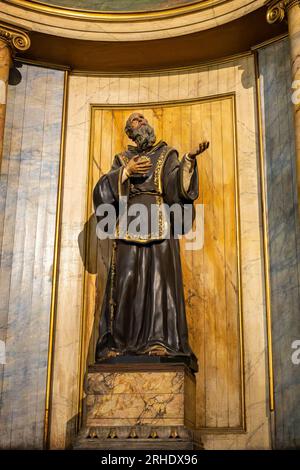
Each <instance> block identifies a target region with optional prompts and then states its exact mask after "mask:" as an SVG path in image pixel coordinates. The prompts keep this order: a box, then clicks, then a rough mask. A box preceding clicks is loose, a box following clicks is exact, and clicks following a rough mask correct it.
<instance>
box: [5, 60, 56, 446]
mask: <svg viewBox="0 0 300 470" xmlns="http://www.w3.org/2000/svg"><path fill="white" fill-rule="evenodd" d="M21 72H22V77H23V79H22V81H21V83H20V84H19V85H18V86H17V87H9V91H8V103H7V116H6V126H5V137H4V153H3V162H2V168H1V181H0V188H1V192H0V299H1V303H0V340H1V341H3V342H4V343H5V350H6V363H5V364H2V365H0V448H36V449H40V448H42V446H43V432H44V414H45V393H46V373H47V356H48V340H49V318H50V301H51V289H52V263H53V247H54V235H55V219H56V198H57V183H58V170H59V156H60V132H61V117H62V100H63V72H60V71H55V70H48V69H44V68H40V67H34V66H27V65H24V66H23V67H22V69H21Z"/></svg>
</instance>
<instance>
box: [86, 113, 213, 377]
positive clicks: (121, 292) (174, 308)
mask: <svg viewBox="0 0 300 470" xmlns="http://www.w3.org/2000/svg"><path fill="white" fill-rule="evenodd" d="M125 132H126V134H127V136H128V137H129V138H130V139H131V140H132V141H133V142H134V143H135V145H134V146H132V145H129V146H128V149H127V150H125V151H123V152H121V153H120V154H118V155H116V156H115V157H114V160H113V164H112V167H111V169H110V171H109V172H108V173H107V174H105V175H103V176H102V177H101V178H100V180H99V181H98V183H97V184H96V186H95V188H94V193H93V201H94V207H95V210H96V214H97V209H98V208H99V207H101V205H103V204H111V205H113V206H114V207H115V209H116V211H117V212H118V214H117V215H118V219H117V226H116V228H115V232H114V233H115V237H114V243H113V251H112V258H111V265H110V270H109V274H108V280H107V286H106V291H105V295H104V300H103V304H102V311H101V317H100V325H99V339H98V342H97V348H96V362H103V361H107V360H109V359H110V360H111V358H119V357H120V356H127V357H128V356H141V355H143V356H145V355H147V356H161V357H163V358H165V359H164V360H167V358H172V360H174V358H177V359H178V358H182V359H184V362H186V363H188V365H189V366H190V368H191V369H192V370H197V359H196V357H195V355H194V354H193V352H192V350H191V348H190V345H189V341H188V329H187V321H186V314H185V302H184V292H183V283H182V271H181V262H180V251H179V240H178V237H175V236H174V227H171V229H170V230H169V236H166V231H165V230H164V228H165V223H166V222H165V220H164V211H163V208H165V207H166V206H167V207H170V206H172V205H174V204H177V205H178V207H179V208H180V209H181V210H182V213H184V211H185V209H186V208H193V201H195V199H197V197H198V171H197V161H196V156H197V155H199V154H200V153H202V152H203V151H204V150H206V149H207V148H208V146H209V143H208V142H203V143H201V144H199V146H198V147H197V148H195V149H194V150H192V151H190V152H189V153H186V154H185V155H184V156H183V158H182V159H181V161H179V160H178V152H177V151H176V150H175V149H174V148H172V147H169V146H168V145H167V143H166V142H164V141H160V142H157V143H155V142H156V137H155V134H154V130H153V128H152V127H151V126H150V125H149V124H148V121H147V119H146V118H145V117H144V116H143V115H142V114H140V113H133V114H131V115H130V116H129V118H128V120H127V122H126V126H125ZM121 198H122V200H124V198H125V200H126V202H127V205H126V209H125V211H126V215H127V216H128V219H127V221H128V223H129V224H130V222H132V215H131V216H130V214H132V211H131V209H132V208H133V207H132V205H133V204H139V205H143V206H144V207H146V209H148V213H149V214H150V213H151V210H150V209H151V207H152V208H153V207H154V208H155V209H156V210H154V211H152V213H151V216H152V219H154V222H156V223H155V224H154V225H155V227H156V229H155V230H154V231H152V230H151V231H150V230H148V224H147V223H142V224H140V225H142V226H143V227H142V228H143V229H144V231H143V233H139V234H138V235H137V234H136V233H131V232H130V230H128V225H126V230H125V231H122V233H120V229H119V221H120V215H121V214H120V204H119V202H120V199H121ZM153 214H154V216H153ZM97 220H98V222H99V220H101V217H97ZM144 222H148V220H146V221H144ZM169 224H171V225H172V222H170V220H169ZM145 227H146V228H145ZM116 360H117V359H116Z"/></svg>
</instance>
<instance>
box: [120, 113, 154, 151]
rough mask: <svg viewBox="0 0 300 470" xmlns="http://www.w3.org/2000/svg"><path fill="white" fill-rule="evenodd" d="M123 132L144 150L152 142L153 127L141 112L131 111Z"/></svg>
mask: <svg viewBox="0 0 300 470" xmlns="http://www.w3.org/2000/svg"><path fill="white" fill-rule="evenodd" d="M125 132H126V134H127V135H128V137H129V138H130V139H131V140H133V141H134V142H135V143H136V145H137V147H138V148H140V149H142V150H144V149H146V148H147V147H150V146H151V145H153V144H154V142H155V140H156V137H155V134H154V129H153V127H151V126H150V125H149V123H148V121H147V119H146V118H145V117H144V116H143V114H141V113H132V114H131V115H130V116H129V118H128V119H127V122H126V126H125Z"/></svg>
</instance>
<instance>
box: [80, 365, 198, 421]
mask: <svg viewBox="0 0 300 470" xmlns="http://www.w3.org/2000/svg"><path fill="white" fill-rule="evenodd" d="M195 385H196V383H195V379H194V378H193V377H191V375H190V374H187V373H185V372H184V371H182V372H160V371H156V372H113V373H107V372H94V373H89V374H88V379H87V403H86V407H87V426H88V427H89V426H140V425H143V424H147V425H148V424H149V425H155V426H173V425H174V426H184V425H187V426H191V427H193V426H194V423H195Z"/></svg>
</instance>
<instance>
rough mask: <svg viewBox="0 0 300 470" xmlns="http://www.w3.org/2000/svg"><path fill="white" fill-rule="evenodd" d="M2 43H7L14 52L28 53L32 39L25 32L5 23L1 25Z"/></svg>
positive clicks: (0, 37) (0, 39)
mask: <svg viewBox="0 0 300 470" xmlns="http://www.w3.org/2000/svg"><path fill="white" fill-rule="evenodd" d="M0 41H4V42H6V43H7V44H8V45H9V46H10V47H11V49H12V50H13V51H26V50H27V49H29V47H30V38H29V36H28V34H27V33H26V32H25V31H22V30H21V29H18V28H15V27H14V26H11V25H6V24H3V23H0Z"/></svg>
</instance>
